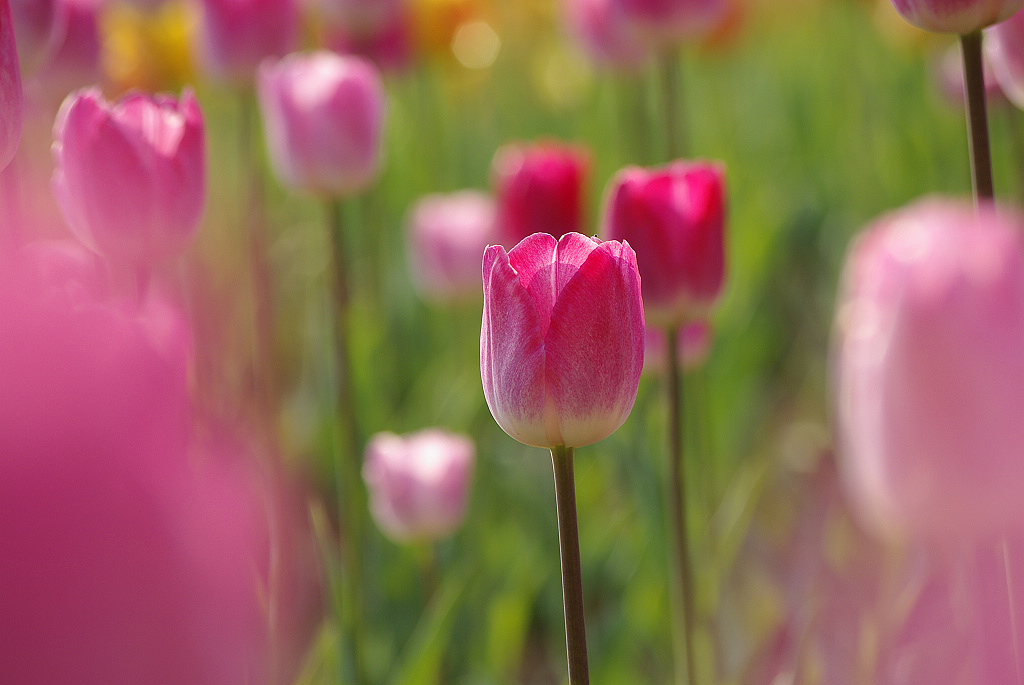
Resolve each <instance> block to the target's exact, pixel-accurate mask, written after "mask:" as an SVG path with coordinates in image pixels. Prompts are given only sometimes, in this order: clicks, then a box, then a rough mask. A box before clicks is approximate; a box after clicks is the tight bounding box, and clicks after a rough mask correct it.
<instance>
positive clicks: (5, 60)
mask: <svg viewBox="0 0 1024 685" xmlns="http://www.w3.org/2000/svg"><path fill="white" fill-rule="evenodd" d="M19 140H21V69H20V68H19V66H18V49H17V46H15V44H14V22H13V21H12V20H11V7H10V5H9V4H8V0H0V171H2V170H3V169H4V167H6V166H7V164H8V163H10V161H11V159H13V158H14V153H15V152H16V151H17V150H18V141H19Z"/></svg>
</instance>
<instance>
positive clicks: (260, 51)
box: [197, 0, 300, 84]
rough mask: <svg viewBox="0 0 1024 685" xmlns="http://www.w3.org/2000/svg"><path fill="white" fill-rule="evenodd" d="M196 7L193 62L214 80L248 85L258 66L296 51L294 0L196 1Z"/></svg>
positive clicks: (296, 35) (296, 23)
mask: <svg viewBox="0 0 1024 685" xmlns="http://www.w3.org/2000/svg"><path fill="white" fill-rule="evenodd" d="M200 4H201V6H202V10H203V11H202V21H201V23H200V29H199V34H200V35H199V45H198V53H199V54H198V55H197V62H198V63H199V64H201V65H204V66H205V67H206V68H207V69H208V70H209V71H210V73H211V74H212V75H213V76H214V77H216V78H217V79H220V80H224V81H228V82H231V83H236V84H249V83H251V82H252V80H253V78H254V76H255V74H256V69H257V67H258V66H259V65H260V62H262V61H263V60H264V59H266V58H268V57H281V56H283V55H287V54H288V53H289V52H291V51H293V50H295V49H296V47H298V41H299V28H300V27H299V8H298V4H297V2H296V0H200Z"/></svg>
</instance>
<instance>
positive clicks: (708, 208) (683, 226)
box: [601, 161, 725, 327]
mask: <svg viewBox="0 0 1024 685" xmlns="http://www.w3.org/2000/svg"><path fill="white" fill-rule="evenodd" d="M608 187H609V190H608V191H607V197H606V199H605V206H604V216H603V217H602V221H601V232H602V234H603V235H604V236H605V237H606V238H608V239H611V240H628V241H629V244H630V245H632V246H633V249H634V250H636V258H637V263H638V264H639V266H640V274H641V275H642V276H643V279H644V306H645V308H646V312H647V317H648V319H649V320H650V321H651V323H652V324H653V325H657V326H661V327H665V326H677V325H679V324H680V323H682V322H685V321H692V320H694V319H699V318H701V317H703V316H705V315H706V314H707V311H708V309H709V308H710V307H711V305H712V304H714V302H715V300H716V299H717V298H718V295H719V293H720V292H721V290H722V282H723V279H724V273H725V261H724V257H725V254H724V253H725V236H724V233H725V188H724V170H723V169H722V167H721V165H718V164H714V163H706V162H694V163H691V162H682V161H678V162H673V163H671V164H669V165H668V166H665V167H661V168H657V169H645V168H640V167H627V168H625V169H623V170H622V171H620V172H619V173H618V174H617V175H616V176H615V177H614V178H613V179H612V180H611V182H610V184H609V186H608Z"/></svg>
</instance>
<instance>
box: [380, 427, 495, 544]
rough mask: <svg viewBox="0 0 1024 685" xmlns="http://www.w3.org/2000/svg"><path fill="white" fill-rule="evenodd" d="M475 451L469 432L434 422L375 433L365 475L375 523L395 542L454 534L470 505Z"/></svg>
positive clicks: (434, 538)
mask: <svg viewBox="0 0 1024 685" xmlns="http://www.w3.org/2000/svg"><path fill="white" fill-rule="evenodd" d="M475 456H476V447H475V446H474V445H473V441H472V440H471V439H470V438H469V437H468V436H465V435H458V434H455V433H449V432H447V431H443V430H440V429H436V428H432V429H427V430H423V431H420V432H418V433H411V434H409V435H405V436H399V435H395V434H394V433H378V434H377V435H375V436H373V437H372V438H371V439H370V442H369V443H368V444H367V446H366V458H365V462H364V464H363V479H364V480H365V481H366V487H367V490H368V491H369V494H370V512H371V513H372V514H373V518H374V520H375V521H376V522H377V526H378V527H379V528H380V529H381V530H382V531H383V532H384V533H385V534H386V535H388V537H390V538H392V539H393V540H395V541H397V542H405V541H410V540H437V539H439V538H443V537H446V536H448V535H450V534H451V533H452V532H454V531H455V529H456V528H458V527H459V524H461V523H462V518H463V516H464V514H465V511H466V502H467V500H468V498H469V487H470V481H471V478H472V471H473V460H474V459H475Z"/></svg>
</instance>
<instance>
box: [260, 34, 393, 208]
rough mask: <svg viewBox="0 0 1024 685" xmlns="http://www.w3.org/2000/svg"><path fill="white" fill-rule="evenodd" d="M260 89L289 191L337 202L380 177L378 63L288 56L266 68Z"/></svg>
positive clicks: (274, 155)
mask: <svg viewBox="0 0 1024 685" xmlns="http://www.w3.org/2000/svg"><path fill="white" fill-rule="evenodd" d="M257 86H258V89H259V101H260V108H261V110H262V112H263V125H264V130H265V132H266V137H267V148H268V150H269V153H270V160H271V162H272V166H273V169H274V172H275V173H276V174H277V177H278V179H280V181H281V182H282V183H283V184H284V185H286V186H289V187H291V188H294V189H296V190H302V191H305V192H308V193H316V194H321V195H326V196H329V197H335V198H337V197H347V196H351V195H355V194H357V193H360V192H362V191H363V190H365V189H366V188H367V187H368V186H369V185H370V183H371V182H372V181H373V180H374V178H376V176H377V170H378V167H379V166H380V156H381V129H382V128H383V121H384V91H383V86H382V85H381V81H380V75H379V74H378V72H377V70H376V68H374V66H373V65H372V64H370V63H369V62H367V61H366V60H364V59H362V58H359V57H346V56H341V55H337V54H334V53H332V52H323V51H322V52H314V53H310V54H294V55H288V56H287V57H285V58H284V59H282V60H280V61H278V62H266V63H264V64H263V65H262V66H261V67H260V71H259V76H258V84H257Z"/></svg>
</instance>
